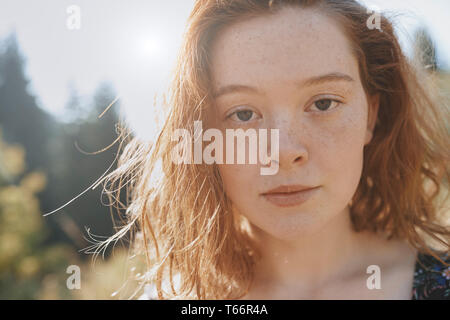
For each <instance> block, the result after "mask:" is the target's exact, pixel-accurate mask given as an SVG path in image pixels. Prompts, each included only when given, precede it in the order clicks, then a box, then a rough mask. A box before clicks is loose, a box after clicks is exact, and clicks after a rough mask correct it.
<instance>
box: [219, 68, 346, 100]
mask: <svg viewBox="0 0 450 320" xmlns="http://www.w3.org/2000/svg"><path fill="white" fill-rule="evenodd" d="M335 81H345V82H354V81H355V80H354V79H353V78H352V77H350V76H349V75H347V74H344V73H340V72H332V73H328V74H325V75H321V76H317V77H312V78H309V79H306V80H304V81H301V82H298V83H297V84H298V86H299V87H302V86H306V87H309V86H313V85H319V84H322V83H326V82H335ZM235 92H250V93H260V91H259V90H258V89H257V88H255V87H251V86H247V85H243V84H230V85H227V86H224V87H221V88H220V89H219V90H217V91H216V92H215V93H214V95H213V97H214V99H217V98H219V97H220V96H223V95H226V94H230V93H235Z"/></svg>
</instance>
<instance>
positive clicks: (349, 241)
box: [254, 206, 374, 287]
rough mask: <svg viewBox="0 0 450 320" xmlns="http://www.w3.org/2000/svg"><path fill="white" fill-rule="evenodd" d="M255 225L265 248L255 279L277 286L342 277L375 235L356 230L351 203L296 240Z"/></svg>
mask: <svg viewBox="0 0 450 320" xmlns="http://www.w3.org/2000/svg"><path fill="white" fill-rule="evenodd" d="M255 229H256V230H255V231H254V235H255V238H256V240H257V242H258V243H259V244H260V248H262V251H261V253H262V258H261V260H260V261H259V263H258V265H257V267H256V270H255V281H257V282H259V283H265V284H276V285H278V286H295V285H297V284H299V283H301V284H302V285H309V286H311V287H316V286H320V285H321V284H324V283H329V282H330V281H332V279H341V278H342V276H344V275H345V274H346V273H348V272H350V270H351V269H352V268H351V266H352V265H355V257H357V256H361V254H363V253H364V250H365V248H368V247H370V244H371V242H373V238H374V235H373V234H368V233H367V232H366V233H364V232H361V233H356V232H355V231H353V229H352V226H351V221H350V214H349V208H348V206H347V207H346V208H345V209H344V210H343V212H341V213H340V214H338V215H337V216H336V217H335V218H334V219H332V220H331V221H329V222H328V223H327V225H325V226H324V227H322V228H321V229H320V231H318V232H316V233H313V234H308V235H302V236H299V237H298V238H296V239H295V240H289V241H286V240H280V239H275V238H274V237H272V236H270V235H268V234H267V233H265V232H263V231H262V230H260V229H258V228H255ZM356 264H357V262H356Z"/></svg>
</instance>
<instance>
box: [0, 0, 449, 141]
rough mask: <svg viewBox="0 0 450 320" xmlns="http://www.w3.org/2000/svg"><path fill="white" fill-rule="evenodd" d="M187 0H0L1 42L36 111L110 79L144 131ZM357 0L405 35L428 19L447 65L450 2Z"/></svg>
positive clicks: (57, 106) (56, 107) (59, 105)
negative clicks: (14, 56) (396, 16)
mask: <svg viewBox="0 0 450 320" xmlns="http://www.w3.org/2000/svg"><path fill="white" fill-rule="evenodd" d="M193 2H194V1H193V0H164V1H149V0H130V1H123V0H70V1H69V0H58V1H55V0H39V1H30V0H1V1H0V39H2V38H4V37H5V36H6V35H8V34H9V33H10V32H11V31H12V30H15V31H16V33H17V36H18V41H19V45H20V46H21V48H22V53H23V54H24V55H25V57H26V59H27V64H26V72H27V75H28V76H29V78H30V79H31V80H32V85H31V90H32V91H33V93H34V94H35V95H36V96H37V97H38V98H39V104H40V105H41V107H42V108H44V109H46V110H49V111H51V112H52V113H53V114H55V115H56V116H62V111H63V107H64V105H65V103H66V102H67V99H68V95H69V90H68V85H69V83H70V82H72V83H73V84H74V85H75V87H76V89H77V90H78V91H79V93H80V94H81V95H82V96H89V95H92V94H93V93H94V91H95V89H96V88H97V86H98V85H99V83H100V82H101V81H109V82H111V83H112V84H113V85H114V87H115V88H116V90H117V91H118V94H119V95H120V96H121V102H122V105H123V106H125V108H126V110H125V113H126V115H127V118H128V119H129V121H130V122H131V123H132V125H133V127H134V128H135V130H136V131H137V132H139V133H140V134H143V135H146V134H149V133H150V132H151V130H149V129H151V126H152V121H151V120H150V121H149V119H152V114H150V113H149V112H146V110H148V109H149V106H151V105H152V104H153V99H154V93H156V92H161V90H162V89H163V88H165V86H167V83H168V82H167V80H168V75H169V72H170V71H171V68H172V67H173V62H174V61H175V56H176V53H177V50H178V47H179V44H180V40H181V36H182V32H183V30H184V26H185V22H186V19H187V17H188V15H189V12H190V10H191V9H192V5H193ZM363 2H365V3H368V4H375V5H376V6H378V8H380V9H381V10H383V11H384V10H401V12H402V13H403V14H404V15H403V16H402V17H400V22H401V24H400V25H399V26H400V28H401V30H402V34H403V39H407V35H408V34H409V35H412V34H413V31H414V29H415V27H416V26H417V25H418V24H419V23H424V24H426V25H427V26H428V28H429V30H430V33H431V35H432V37H433V38H434V39H435V41H436V42H437V44H438V57H439V58H440V60H441V62H443V63H444V64H445V65H446V66H449V65H450V32H449V30H450V19H449V18H450V1H448V0H428V1H424V0H408V1H406V0H364V1H363ZM71 5H77V6H78V7H79V8H80V9H81V12H80V17H81V28H80V29H79V30H69V28H68V27H67V20H68V17H69V16H70V15H71V14H70V13H68V12H67V9H68V8H69V7H70V6H71ZM405 35H406V37H405ZM403 42H405V40H403ZM405 43H406V42H405ZM144 133H145V134H144Z"/></svg>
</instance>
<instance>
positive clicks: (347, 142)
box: [208, 7, 415, 299]
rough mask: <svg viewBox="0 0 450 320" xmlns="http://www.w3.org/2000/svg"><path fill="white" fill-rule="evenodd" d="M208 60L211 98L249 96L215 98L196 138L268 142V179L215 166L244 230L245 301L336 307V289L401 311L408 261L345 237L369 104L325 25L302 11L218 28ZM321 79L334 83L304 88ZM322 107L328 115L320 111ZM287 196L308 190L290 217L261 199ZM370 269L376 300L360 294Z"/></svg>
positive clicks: (351, 59)
mask: <svg viewBox="0 0 450 320" xmlns="http://www.w3.org/2000/svg"><path fill="white" fill-rule="evenodd" d="M374 32H375V31H374ZM376 32H378V31H376ZM211 50H212V51H211V53H212V69H211V75H212V79H213V81H212V86H213V91H214V92H218V91H219V89H220V88H222V87H224V86H227V85H231V84H239V85H246V86H251V87H255V88H257V90H258V92H253V91H248V90H247V91H237V92H233V93H228V94H225V95H222V96H220V97H218V98H217V99H216V100H215V103H214V106H213V109H212V110H211V114H210V115H209V118H208V126H210V127H215V128H218V129H220V130H222V131H223V132H225V129H227V128H230V129H237V128H242V129H244V130H246V129H249V128H253V129H256V130H258V129H261V128H267V129H279V130H280V131H279V137H280V140H279V161H278V162H279V169H278V172H277V174H275V175H271V176H263V175H261V174H260V166H261V165H260V164H257V165H254V164H253V165H251V164H233V165H230V164H226V165H218V168H219V172H220V175H221V177H222V180H223V183H224V190H225V193H226V194H227V196H228V197H229V198H230V199H231V201H232V203H233V205H234V207H235V208H236V209H237V210H238V212H239V213H241V214H242V215H244V216H245V217H246V218H247V219H248V220H249V222H250V225H251V229H252V234H253V237H254V238H255V239H256V240H257V242H258V243H259V244H260V248H261V252H262V260H261V262H260V263H259V264H258V265H257V268H256V271H255V272H256V275H255V282H254V285H253V286H252V289H251V291H250V292H249V294H248V295H247V296H246V297H245V298H261V299H265V298H268V299H277V298H283V299H300V298H344V297H345V294H344V295H343V294H342V290H341V289H342V288H346V292H348V294H349V296H348V298H356V299H360V298H368V299H370V298H399V299H409V298H410V294H411V292H410V290H411V286H412V278H413V267H414V258H415V251H414V250H412V248H409V246H408V245H407V244H406V243H404V242H403V241H387V240H386V239H384V238H383V237H382V236H380V235H374V234H370V233H368V232H360V233H356V232H354V231H353V230H352V227H351V222H350V217H349V207H348V206H349V203H350V201H351V199H352V197H353V195H354V194H355V191H356V190H357V187H358V183H359V181H360V179H361V173H362V168H363V152H364V147H365V145H367V144H368V143H370V141H371V138H372V132H373V130H374V126H375V121H376V114H377V111H378V98H377V96H373V97H369V96H367V95H366V93H365V91H364V88H363V86H362V83H361V79H360V75H359V69H358V62H357V59H356V57H355V56H354V54H353V52H352V50H351V47H350V43H349V41H348V39H347V37H346V35H345V34H344V32H343V31H342V29H341V28H340V27H339V25H338V24H337V22H335V21H334V20H332V19H331V18H329V17H327V16H325V15H323V14H321V13H319V12H317V11H316V10H314V9H301V8H290V7H286V8H283V9H282V10H281V11H280V12H278V13H276V14H275V15H265V16H260V17H255V18H251V19H246V20H244V21H239V22H236V23H234V24H232V25H230V26H227V27H226V28H225V29H224V30H222V31H221V32H220V33H219V34H218V36H217V38H216V39H215V41H214V42H213V46H212V48H211ZM324 75H334V77H328V79H327V80H326V81H316V82H312V81H310V80H311V79H318V77H322V76H324ZM336 75H338V77H336ZM337 78H339V79H337ZM308 82H310V83H308ZM324 99H325V100H324ZM327 99H328V100H327ZM318 101H319V102H318ZM324 105H326V106H328V105H329V108H328V109H327V110H325V111H321V110H320V109H319V108H318V107H320V106H322V107H323V106H324ZM236 111H241V112H240V113H234V112H236ZM242 111H252V112H253V113H252V112H246V113H242ZM233 113H234V114H233ZM250 114H251V117H249V115H250ZM227 116H231V117H228V118H227ZM242 119H244V120H242ZM224 154H225V155H226V150H225V151H224ZM290 184H302V185H307V186H314V187H316V186H318V187H319V188H318V189H317V191H316V192H315V193H314V194H313V196H312V197H311V198H309V199H308V200H307V201H306V202H304V203H302V204H300V205H297V206H291V207H278V206H275V205H274V204H272V203H270V202H269V201H267V200H266V199H265V198H264V197H263V196H262V195H261V193H263V192H266V191H268V190H269V189H272V188H275V187H277V186H280V185H290ZM372 264H375V265H378V266H380V268H381V272H382V275H383V278H382V280H383V282H382V290H369V289H367V287H366V279H367V278H368V277H369V275H368V274H366V268H367V267H368V266H369V265H372Z"/></svg>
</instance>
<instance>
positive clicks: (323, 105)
mask: <svg viewBox="0 0 450 320" xmlns="http://www.w3.org/2000/svg"><path fill="white" fill-rule="evenodd" d="M340 103H341V102H340V101H337V100H334V99H320V100H316V101H314V103H313V105H314V106H315V107H316V108H317V109H319V110H320V111H324V112H326V111H328V110H329V109H334V108H336V107H337V106H338V105H339V104H340Z"/></svg>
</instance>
